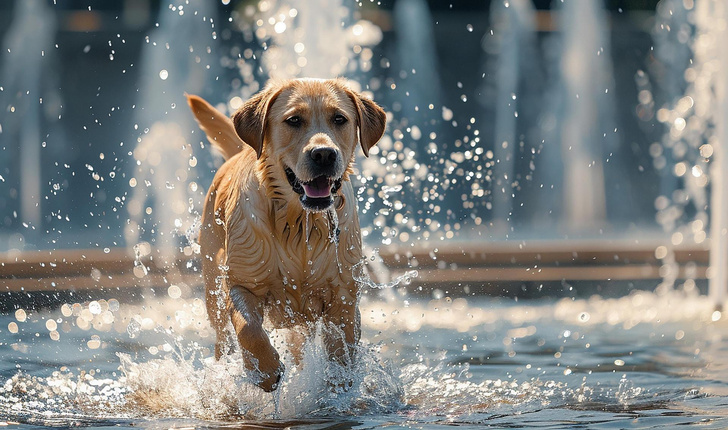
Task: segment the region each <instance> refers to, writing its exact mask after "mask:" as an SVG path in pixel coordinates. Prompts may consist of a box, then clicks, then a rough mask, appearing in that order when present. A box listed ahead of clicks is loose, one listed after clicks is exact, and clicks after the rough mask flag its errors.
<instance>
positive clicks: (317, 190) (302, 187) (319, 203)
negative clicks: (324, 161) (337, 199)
mask: <svg viewBox="0 0 728 430" xmlns="http://www.w3.org/2000/svg"><path fill="white" fill-rule="evenodd" d="M285 172H286V179H288V183H289V184H290V185H291V188H292V189H293V191H294V192H296V193H297V194H299V195H300V200H301V206H303V208H304V209H306V210H310V211H315V212H319V211H324V210H326V209H328V208H329V207H330V206H331V205H333V204H334V195H335V194H336V192H337V191H339V189H340V188H341V178H338V179H332V178H329V177H326V176H318V177H316V178H314V179H313V180H311V181H308V182H301V180H299V179H298V177H297V176H296V174H295V173H293V170H291V168H290V167H287V168H286V170H285Z"/></svg>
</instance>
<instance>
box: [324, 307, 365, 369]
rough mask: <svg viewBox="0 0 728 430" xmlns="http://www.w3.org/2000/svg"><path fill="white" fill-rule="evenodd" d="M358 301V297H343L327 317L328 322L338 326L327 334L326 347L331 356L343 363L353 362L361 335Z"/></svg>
mask: <svg viewBox="0 0 728 430" xmlns="http://www.w3.org/2000/svg"><path fill="white" fill-rule="evenodd" d="M341 297H345V296H341ZM340 299H341V298H340ZM356 302H357V301H356V299H349V298H346V299H341V304H340V305H339V306H332V307H331V308H330V309H329V312H328V313H327V315H326V317H325V320H326V322H328V323H330V324H332V325H334V326H336V327H337V330H336V331H335V332H332V333H328V335H327V336H326V339H325V341H326V348H327V350H328V353H329V357H330V358H332V359H334V360H336V361H338V362H339V364H341V365H350V364H352V363H353V360H354V355H355V351H356V344H357V343H359V338H360V337H361V316H360V314H359V308H358V307H357V306H356ZM339 330H340V331H339ZM342 334H343V337H342V336H341V335H342Z"/></svg>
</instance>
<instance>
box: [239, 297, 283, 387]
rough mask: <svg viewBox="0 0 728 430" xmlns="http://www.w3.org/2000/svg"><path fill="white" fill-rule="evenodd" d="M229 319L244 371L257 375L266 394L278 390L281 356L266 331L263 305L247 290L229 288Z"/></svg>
mask: <svg viewBox="0 0 728 430" xmlns="http://www.w3.org/2000/svg"><path fill="white" fill-rule="evenodd" d="M229 298H230V319H231V321H232V323H233V327H234V328H235V334H236V335H237V338H238V343H239V344H240V348H241V350H242V353H243V357H244V358H245V367H246V368H247V369H248V370H251V371H254V372H257V373H258V376H260V382H258V384H257V385H258V386H259V387H260V388H262V389H263V390H265V391H267V392H271V391H273V390H275V389H276V388H277V386H278V382H279V380H280V378H281V375H282V374H283V365H282V364H281V362H280V358H279V356H278V352H277V351H276V350H275V348H273V345H271V343H270V339H269V338H268V334H267V333H266V332H265V330H264V329H263V304H262V301H261V299H259V298H258V297H256V296H255V295H254V294H253V293H251V292H250V291H249V290H248V289H247V288H244V287H242V286H234V287H231V288H230V295H229Z"/></svg>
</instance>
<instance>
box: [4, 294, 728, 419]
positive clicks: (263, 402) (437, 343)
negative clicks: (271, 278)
mask: <svg viewBox="0 0 728 430" xmlns="http://www.w3.org/2000/svg"><path fill="white" fill-rule="evenodd" d="M169 292H170V293H171V295H172V296H173V297H177V296H178V293H179V292H178V291H176V290H174V289H170V290H169ZM385 294H389V295H390V297H389V298H388V299H387V300H384V299H382V298H378V297H375V296H374V295H375V292H372V295H371V296H370V297H364V299H363V300H362V305H361V309H362V325H363V336H362V337H363V342H362V347H361V348H360V351H359V360H358V362H357V364H356V365H354V366H353V367H352V368H348V369H342V368H337V366H333V365H330V364H329V363H328V362H327V361H326V359H325V358H324V355H325V354H324V353H323V349H322V346H321V342H320V336H319V337H317V338H316V339H314V340H313V341H312V342H310V343H309V344H308V345H307V346H306V350H305V354H304V359H303V363H302V365H301V366H299V367H298V368H296V367H295V366H294V365H293V364H292V362H291V361H290V358H285V360H288V361H287V363H286V364H287V369H288V370H287V371H286V374H285V375H284V377H283V382H282V386H281V388H280V389H279V390H278V391H277V392H276V393H275V394H266V393H263V392H262V391H260V390H258V389H257V388H255V387H254V385H253V384H252V380H251V378H250V377H249V376H247V375H246V374H245V371H244V367H243V366H242V363H241V362H240V360H238V359H237V358H235V357H232V358H228V359H226V360H225V361H223V362H215V361H214V360H212V359H211V358H210V355H211V348H212V334H211V332H210V328H209V326H208V324H207V321H206V317H205V315H204V306H203V305H202V302H201V301H200V300H199V299H194V298H189V299H185V298H171V297H169V296H165V297H164V298H156V299H148V300H147V301H146V302H144V303H133V304H127V303H125V302H122V303H119V301H116V300H113V299H112V298H111V297H109V298H108V299H107V300H100V301H95V302H86V303H78V304H75V305H74V304H72V303H69V304H68V305H65V306H63V307H60V308H59V309H54V310H44V311H31V310H22V311H18V312H11V313H10V314H2V315H0V425H2V424H3V423H5V424H11V425H13V426H17V427H21V428H32V427H35V426H76V425H82V426H91V427H96V426H98V427H102V426H103V427H106V426H117V427H150V428H183V427H234V428H255V427H260V426H262V427H266V428H283V427H292V428H308V429H321V428H336V429H345V428H373V427H380V426H406V427H416V428H436V427H437V428H439V427H440V426H442V425H457V426H459V427H464V428H479V427H482V426H484V425H486V426H493V427H519V428H520V427H539V428H559V427H571V428H574V427H577V428H578V427H583V428H652V427H665V426H668V427H673V426H677V425H686V424H692V425H701V426H703V427H707V428H725V427H728V340H726V334H725V333H728V330H727V329H728V323H726V318H725V317H723V316H722V315H720V314H719V313H715V312H713V308H712V305H711V304H710V302H709V301H708V300H707V299H706V298H705V297H701V296H697V295H688V294H685V293H682V292H667V293H662V294H656V293H646V292H635V293H633V294H631V295H629V296H627V297H623V298H620V299H602V298H598V297H594V298H591V299H587V300H572V299H562V300H543V301H520V302H515V301H513V300H506V299H492V298H486V297H477V298H476V297H470V298H468V299H463V298H459V299H454V300H453V299H451V298H449V297H442V298H440V299H437V300H425V299H415V298H407V297H404V296H400V295H398V294H396V293H393V292H392V291H385ZM280 334H281V333H276V334H275V335H274V337H275V338H276V339H278V338H280V337H281V336H278V335H280ZM55 339H57V340H55ZM279 346H280V345H279ZM344 381H346V382H348V383H351V384H352V388H351V389H349V390H348V391H344V390H341V389H340V388H338V387H340V386H343V385H345V383H343V382H344ZM332 387H333V388H332Z"/></svg>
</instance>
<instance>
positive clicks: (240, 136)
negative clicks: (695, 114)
mask: <svg viewBox="0 0 728 430" xmlns="http://www.w3.org/2000/svg"><path fill="white" fill-rule="evenodd" d="M188 102H189V105H190V107H191V109H192V111H193V113H194V114H195V117H196V119H197V121H198V122H199V124H200V127H201V128H202V129H203V131H205V133H206V135H207V138H208V140H209V141H210V142H211V143H212V144H213V146H215V147H216V148H218V149H219V150H220V151H221V152H222V154H223V156H224V157H225V158H226V160H227V161H226V162H225V163H224V164H223V166H222V167H221V168H220V169H219V170H218V172H217V174H216V175H215V178H214V180H213V183H212V186H211V187H210V189H209V191H208V194H207V198H206V202H205V208H204V213H203V217H202V228H201V231H200V239H199V240H200V246H201V253H202V259H203V264H202V266H203V276H204V280H205V290H206V301H207V311H208V315H209V318H210V321H211V323H212V325H213V327H214V328H215V331H216V334H217V342H216V346H215V355H216V357H217V358H219V357H220V356H221V355H222V354H223V353H226V352H227V345H228V338H229V337H230V336H231V335H232V336H233V337H234V338H236V339H237V342H238V344H239V345H240V347H241V352H242V354H243V355H244V356H245V358H246V360H245V361H246V365H247V366H248V368H249V369H250V370H252V371H255V372H256V373H257V374H258V376H259V377H260V382H259V384H258V385H259V386H260V387H262V388H263V389H264V390H266V391H272V390H274V389H275V388H276V386H277V382H278V380H279V378H280V376H281V374H282V372H283V368H282V365H281V363H280V359H279V357H278V353H277V352H276V351H275V349H274V348H273V347H272V346H271V343H270V340H269V338H268V335H267V333H266V332H265V330H264V329H263V320H264V317H265V316H267V317H268V319H269V321H270V322H271V323H272V325H273V326H274V327H275V328H292V327H296V330H297V331H296V330H293V331H292V332H293V333H296V335H294V336H293V337H298V338H299V339H298V340H299V342H293V343H294V344H300V338H301V337H302V336H301V334H303V335H304V336H303V337H304V338H305V337H306V336H308V335H310V334H309V333H308V332H307V330H308V327H309V326H310V323H312V322H315V321H317V320H320V319H322V320H324V322H326V323H329V324H332V325H335V326H336V327H337V328H339V329H340V330H341V331H342V332H343V334H344V339H343V340H342V339H341V338H340V336H330V337H329V338H328V339H327V349H328V350H329V354H330V356H331V357H332V359H336V360H338V361H340V362H342V363H347V362H349V361H350V360H351V359H352V358H353V356H352V354H353V347H354V346H355V345H356V343H357V342H358V341H359V335H360V327H359V319H360V316H359V311H358V309H357V303H358V297H359V291H358V286H357V283H356V282H355V280H354V279H353V272H354V270H355V266H356V265H357V264H358V263H360V260H361V258H362V251H361V234H360V230H359V220H358V216H357V212H356V209H357V208H356V196H355V194H354V190H353V187H352V184H351V182H350V181H349V178H348V175H349V173H350V172H351V165H352V162H353V159H354V155H355V149H356V147H357V144H358V143H359V144H360V145H361V148H362V151H363V152H364V153H365V154H366V155H368V153H369V149H370V148H371V147H372V146H373V145H374V144H376V142H377V141H378V140H379V139H380V138H381V136H382V134H383V133H384V126H385V121H386V115H385V113H384V111H383V110H382V109H381V108H379V106H377V105H376V104H375V103H374V102H372V101H370V100H368V99H366V98H364V97H362V96H361V95H360V94H358V93H355V92H353V91H352V90H350V89H349V88H348V87H347V86H346V85H345V83H344V82H343V81H341V80H327V81H321V80H307V79H304V80H291V81H281V82H275V83H271V84H269V85H268V86H267V87H266V88H265V89H264V90H262V91H261V92H259V93H258V94H256V95H255V96H253V97H252V98H251V99H250V100H249V101H248V102H246V103H245V104H244V105H243V106H242V107H241V108H240V109H239V110H238V111H237V112H236V113H235V114H234V115H233V118H232V120H231V119H229V118H227V117H226V116H225V115H223V114H222V113H220V112H219V111H217V110H216V109H214V108H213V107H212V106H210V105H209V104H208V103H207V102H205V101H204V100H203V99H201V98H199V97H196V96H188ZM332 112H339V113H341V114H343V115H345V116H346V118H348V120H349V121H348V122H347V123H346V124H344V126H338V125H337V126H334V125H332V124H331V116H332ZM292 113H295V114H297V115H302V116H303V117H305V119H306V123H305V125H306V127H299V128H296V127H291V126H289V125H288V124H286V122H285V119H286V118H287V117H289V116H290V115H292ZM319 146H330V147H332V148H336V150H337V151H339V153H340V154H341V157H342V160H343V162H342V163H341V166H339V165H338V164H337V165H336V167H335V168H336V169H337V172H339V173H340V174H341V179H342V185H341V188H340V189H339V190H338V191H337V192H336V194H335V195H334V196H333V208H334V210H335V211H336V215H337V217H338V222H339V225H338V228H339V230H340V234H339V237H338V243H336V241H335V240H334V236H335V233H333V232H334V227H333V226H332V222H333V220H332V215H331V214H330V213H329V212H328V211H323V212H307V211H306V210H304V209H303V207H302V205H301V202H300V199H299V195H298V194H296V192H294V190H293V189H292V187H291V185H290V184H289V182H288V181H287V179H286V176H285V173H284V169H285V168H286V167H289V168H291V169H292V170H293V171H294V172H295V174H296V175H297V177H299V178H302V180H309V179H312V177H311V176H312V175H313V173H312V172H311V167H310V166H309V164H310V163H308V161H310V160H308V159H307V158H306V157H307V155H306V154H307V153H308V151H310V150H311V148H315V147H319ZM230 323H232V324H230ZM230 326H232V328H233V330H234V333H229V332H228V327H230ZM292 340H295V339H292ZM299 346H300V345H299ZM292 352H293V354H294V357H296V358H300V357H299V354H300V352H299V351H297V350H296V348H295V346H294V348H293V351H292Z"/></svg>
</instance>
